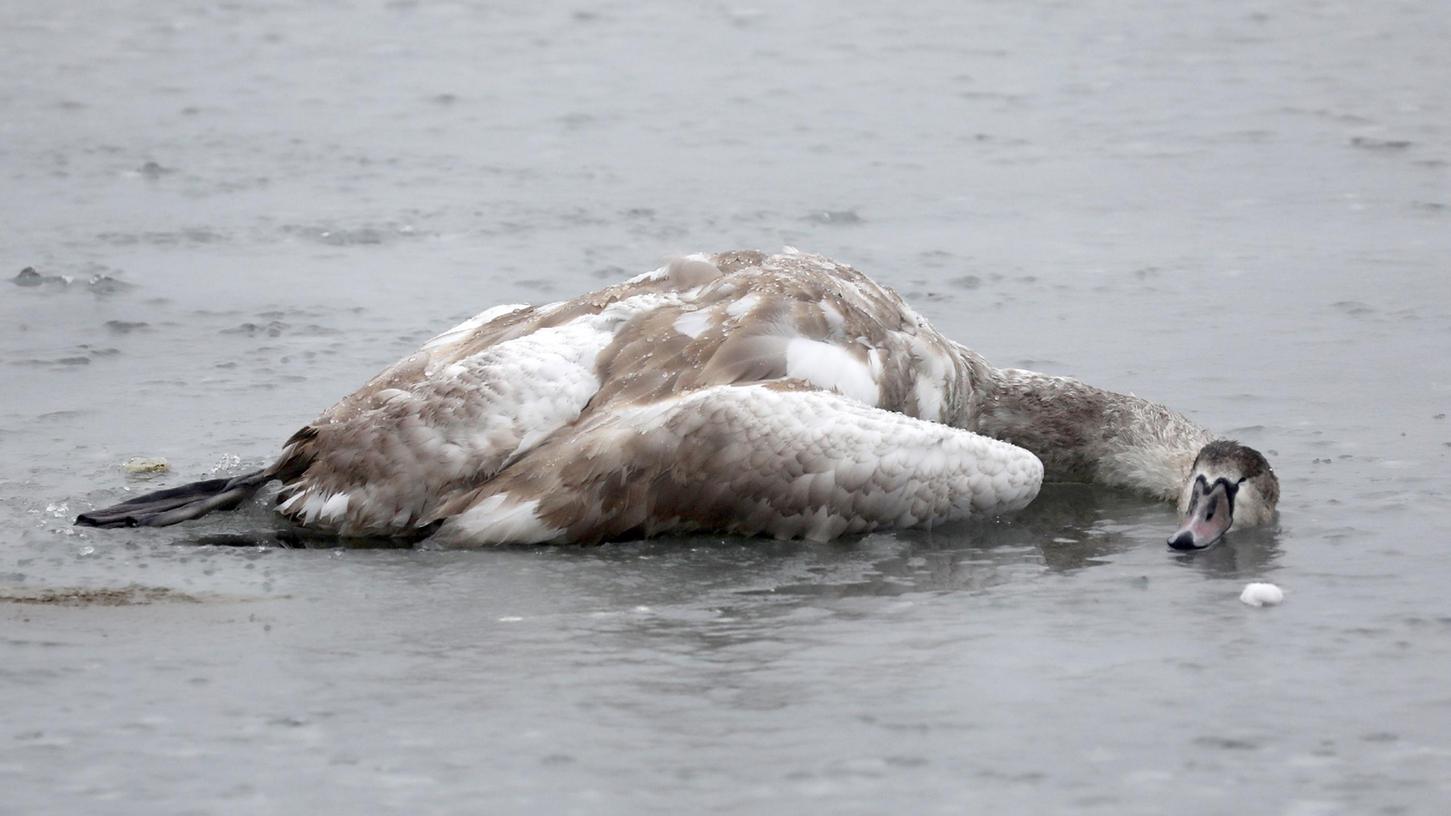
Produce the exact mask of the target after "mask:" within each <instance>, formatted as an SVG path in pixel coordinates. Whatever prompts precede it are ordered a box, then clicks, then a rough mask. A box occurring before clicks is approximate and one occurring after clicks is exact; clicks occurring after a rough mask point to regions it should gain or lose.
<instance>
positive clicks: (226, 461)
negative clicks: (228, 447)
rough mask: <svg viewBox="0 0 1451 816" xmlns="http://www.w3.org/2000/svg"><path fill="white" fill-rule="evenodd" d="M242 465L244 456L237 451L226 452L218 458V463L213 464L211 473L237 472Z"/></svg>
mask: <svg viewBox="0 0 1451 816" xmlns="http://www.w3.org/2000/svg"><path fill="white" fill-rule="evenodd" d="M241 467H242V457H240V456H238V455H236V454H235V453H224V454H222V455H221V457H220V458H219V459H217V463H216V464H215V465H212V470H211V473H212V475H214V476H215V475H216V474H219V473H236V472H237V471H238V470H239V469H241Z"/></svg>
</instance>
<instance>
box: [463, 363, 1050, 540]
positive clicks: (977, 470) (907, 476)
mask: <svg viewBox="0 0 1451 816" xmlns="http://www.w3.org/2000/svg"><path fill="white" fill-rule="evenodd" d="M1042 476H1043V468H1042V464H1041V463H1040V462H1039V461H1038V458H1037V457H1036V456H1034V455H1033V454H1031V453H1029V452H1028V451H1026V450H1024V449H1022V448H1018V447H1016V446H1013V445H1010V444H1007V443H1004V442H999V441H996V440H993V439H989V438H987V437H984V436H979V435H978V434H974V433H971V432H969V431H964V430H960V429H957V428H953V427H950V426H947V425H941V424H938V423H935V422H928V421H924V420H920V419H914V418H912V417H908V416H905V415H902V414H899V413H895V412H891V411H885V410H882V409H878V408H873V407H871V406H868V405H864V404H862V403H861V402H859V401H856V400H853V399H851V398H849V397H846V396H842V395H840V394H836V393H833V392H830V391H826V390H821V389H818V388H815V387H813V386H811V385H810V384H808V383H804V382H801V381H794V380H784V381H776V382H767V383H752V384H746V385H726V386H714V387H709V388H704V389H700V390H697V391H692V392H689V393H686V394H682V395H679V396H675V397H672V398H667V399H663V400H660V401H658V402H653V403H649V404H643V405H628V404H627V405H621V406H619V407H615V408H611V409H610V410H607V411H600V412H598V413H595V412H592V413H591V414H590V416H589V417H587V418H586V419H583V420H581V422H580V423H579V424H577V425H575V426H571V427H567V428H563V429H561V430H560V431H559V432H557V433H555V434H554V435H553V436H551V437H550V438H549V439H548V440H546V441H544V442H542V443H541V444H540V445H538V446H536V447H535V448H534V449H532V450H530V451H529V452H528V453H527V454H525V455H524V456H522V457H521V458H519V459H518V460H517V461H515V462H513V463H511V464H510V465H509V467H507V468H506V469H505V470H504V471H503V472H501V473H500V474H499V475H498V476H497V477H495V478H494V479H492V480H490V481H489V482H487V483H485V484H483V485H482V486H480V487H478V488H476V489H474V490H471V491H468V492H465V493H463V494H460V495H458V496H455V497H454V498H453V499H451V500H450V501H449V502H447V503H445V505H444V506H443V507H441V508H440V512H439V517H438V518H439V520H442V521H443V524H442V526H441V527H440V528H439V530H438V532H437V533H435V535H434V539H435V541H436V542H437V543H439V544H442V545H445V546H480V545H488V544H500V543H542V542H552V541H578V542H590V541H599V540H604V539H613V538H621V537H626V536H634V535H650V534H654V533H659V532H664V531H668V530H690V529H710V530H720V531H725V532H732V533H740V534H746V535H754V534H766V535H772V536H775V537H778V538H798V537H799V538H807V539H813V540H827V539H831V538H835V537H836V536H839V535H842V534H846V533H857V532H865V531H867V530H871V529H875V528H879V527H888V526H891V527H907V526H914V525H921V524H932V523H940V522H946V521H953V520H959V519H965V518H969V517H978V516H990V515H996V514H999V513H1004V512H1009V511H1013V510H1018V509H1021V508H1022V507H1024V506H1026V505H1027V504H1028V502H1030V501H1032V499H1033V498H1034V496H1036V495H1037V492H1038V488H1039V485H1040V484H1041V482H1042Z"/></svg>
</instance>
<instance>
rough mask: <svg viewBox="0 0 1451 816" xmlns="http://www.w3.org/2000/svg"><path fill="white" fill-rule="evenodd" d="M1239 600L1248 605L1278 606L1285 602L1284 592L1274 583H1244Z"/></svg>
mask: <svg viewBox="0 0 1451 816" xmlns="http://www.w3.org/2000/svg"><path fill="white" fill-rule="evenodd" d="M1239 600H1240V602H1241V603H1247V604H1249V605H1250V606H1279V605H1280V604H1282V603H1284V602H1285V593H1284V591H1283V590H1281V589H1280V588H1279V587H1277V586H1275V585H1274V584H1246V585H1245V587H1244V592H1241V593H1240V594H1239Z"/></svg>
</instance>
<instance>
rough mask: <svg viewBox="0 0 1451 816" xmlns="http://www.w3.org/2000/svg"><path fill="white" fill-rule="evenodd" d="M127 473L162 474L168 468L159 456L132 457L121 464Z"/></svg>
mask: <svg viewBox="0 0 1451 816" xmlns="http://www.w3.org/2000/svg"><path fill="white" fill-rule="evenodd" d="M121 467H123V468H125V469H126V472H127V473H164V472H166V469H167V468H168V467H170V465H168V464H167V462H166V460H165V459H162V458H161V457H160V456H133V457H131V458H130V459H127V460H126V461H125V462H124V463H122V465H121Z"/></svg>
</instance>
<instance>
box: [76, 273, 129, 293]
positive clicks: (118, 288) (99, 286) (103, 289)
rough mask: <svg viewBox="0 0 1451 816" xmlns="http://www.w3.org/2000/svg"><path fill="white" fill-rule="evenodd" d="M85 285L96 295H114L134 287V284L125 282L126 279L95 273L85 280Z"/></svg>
mask: <svg viewBox="0 0 1451 816" xmlns="http://www.w3.org/2000/svg"><path fill="white" fill-rule="evenodd" d="M86 286H87V287H89V288H90V290H91V291H92V292H95V293H96V294H98V295H114V294H116V293H117V292H124V291H126V290H127V289H131V288H134V287H135V286H136V284H134V283H127V282H126V281H123V280H120V279H119V278H113V277H111V276H110V275H106V274H95V275H92V276H91V279H90V280H88V281H86Z"/></svg>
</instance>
